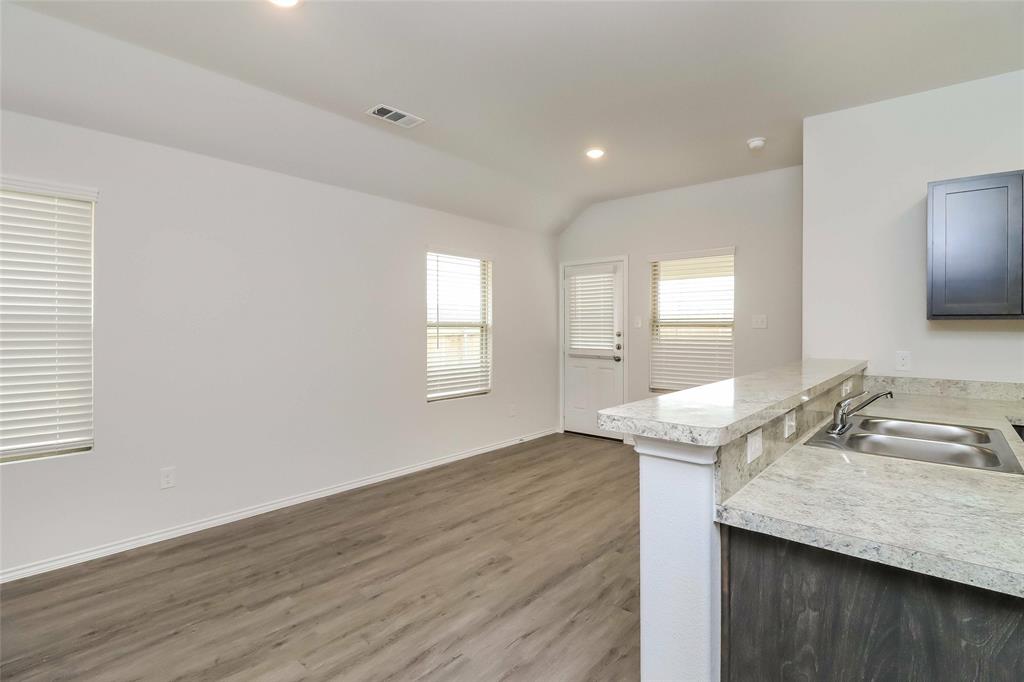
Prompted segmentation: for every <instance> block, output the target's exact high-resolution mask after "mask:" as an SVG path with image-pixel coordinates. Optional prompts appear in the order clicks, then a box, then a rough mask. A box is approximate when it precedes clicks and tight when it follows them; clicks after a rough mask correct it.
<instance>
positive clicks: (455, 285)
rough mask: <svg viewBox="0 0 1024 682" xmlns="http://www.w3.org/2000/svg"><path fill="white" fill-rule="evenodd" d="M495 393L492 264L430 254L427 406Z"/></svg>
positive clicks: (428, 270)
mask: <svg viewBox="0 0 1024 682" xmlns="http://www.w3.org/2000/svg"><path fill="white" fill-rule="evenodd" d="M490 390H491V264H490V262H489V261H486V260H481V259H479V258H462V257H459V256H448V255H445V254H441V253H428V254H427V400H441V399H444V398H457V397H459V396H465V395H476V394H480V393H486V392H488V391H490Z"/></svg>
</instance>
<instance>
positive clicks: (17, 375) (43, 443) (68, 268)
mask: <svg viewBox="0 0 1024 682" xmlns="http://www.w3.org/2000/svg"><path fill="white" fill-rule="evenodd" d="M93 207H94V204H93V202H92V201H87V200H82V199H74V198H64V197H61V196H52V195H48V194H42V193H39V194H37V193H30V192H23V191H16V190H14V189H11V188H10V187H9V186H7V185H4V186H0V408H2V410H0V412H2V414H0V461H10V460H15V459H26V458H29V457H35V456H41V455H48V454H63V453H68V452H76V451H81V450H88V449H89V448H91V447H92V442H93V417H92V408H93V405H92V233H93Z"/></svg>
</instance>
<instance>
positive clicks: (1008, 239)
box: [928, 173, 1024, 318]
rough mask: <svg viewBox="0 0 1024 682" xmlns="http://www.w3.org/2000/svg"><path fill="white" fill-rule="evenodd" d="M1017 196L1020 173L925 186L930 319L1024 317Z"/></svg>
mask: <svg viewBox="0 0 1024 682" xmlns="http://www.w3.org/2000/svg"><path fill="white" fill-rule="evenodd" d="M1021 193H1022V175H1021V173H1004V174H1000V175H991V176H982V177H978V178H965V179H961V180H949V181H944V182H937V183H931V185H929V199H928V265H929V267H928V275H929V281H928V285H929V286H928V294H929V311H928V316H929V318H932V317H943V316H955V317H960V316H972V315H978V316H997V315H1021V314H1022V313H1024V309H1022V299H1024V267H1022V257H1024V227H1022V218H1024V213H1022V202H1021Z"/></svg>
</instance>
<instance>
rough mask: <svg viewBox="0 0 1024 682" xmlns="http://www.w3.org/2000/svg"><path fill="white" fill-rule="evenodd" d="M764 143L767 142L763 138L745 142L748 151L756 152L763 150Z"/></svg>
mask: <svg viewBox="0 0 1024 682" xmlns="http://www.w3.org/2000/svg"><path fill="white" fill-rule="evenodd" d="M765 142H767V140H765V139H764V138H763V137H752V138H750V139H749V140H747V147H748V148H749V149H750V151H752V152H756V151H759V150H761V149H764V143H765Z"/></svg>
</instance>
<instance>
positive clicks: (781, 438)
mask: <svg viewBox="0 0 1024 682" xmlns="http://www.w3.org/2000/svg"><path fill="white" fill-rule="evenodd" d="M864 368H865V365H864V363H862V362H858V361H851V360H804V361H802V362H800V363H794V364H792V365H787V366H784V367H781V368H777V369H774V370H769V371H768V372H762V373H758V374H754V375H749V376H746V377H737V378H736V379H733V380H730V381H727V382H719V383H717V384H711V385H708V386H703V387H699V388H697V389H691V390H689V391H682V392H678V393H674V394H668V395H663V396H657V397H655V398H651V399H648V400H644V401H639V402H636V403H631V404H628V405H624V406H620V407H617V408H612V409H610V410H605V411H602V413H601V416H600V417H599V423H600V424H601V426H602V428H606V429H609V430H617V431H620V432H623V433H629V434H632V435H633V436H634V437H635V439H636V450H637V452H638V453H639V455H640V478H641V480H640V495H641V510H640V516H641V531H640V533H641V649H642V654H641V661H642V663H641V669H642V676H643V677H644V678H645V679H719V678H720V677H722V678H725V679H751V675H753V676H754V677H755V678H757V679H779V678H781V677H784V675H783V674H782V673H781V672H779V671H780V670H782V669H786V670H790V671H794V670H801V672H802V674H804V675H809V679H829V675H832V676H834V675H839V676H841V677H842V676H844V675H845V676H852V678H858V675H863V676H866V677H872V676H873V674H869V671H868V668H869V667H871V665H877V666H878V668H877V671H881V673H879V674H882V673H885V674H889V673H893V674H897V673H898V672H901V671H905V669H900V668H898V667H891V666H896V665H897V664H898V663H900V661H899V658H900V657H901V656H902V657H903V658H904V659H905V660H903V661H902V664H903V665H904V666H906V665H909V664H912V665H916V666H918V667H916V668H913V670H917V671H922V670H930V669H931V668H928V665H930V664H931V665H934V664H935V663H936V662H937V661H941V660H942V659H941V656H938V655H937V654H929V653H928V652H927V651H926V650H924V649H922V650H920V651H910V650H909V649H908V650H907V651H901V649H900V647H904V648H905V647H912V646H918V645H920V646H923V644H922V643H921V642H920V641H919V640H918V641H917V642H916V644H915V641H914V639H913V637H911V636H910V635H906V636H903V637H900V636H898V635H899V632H901V630H900V624H901V623H902V624H903V625H904V626H906V627H904V628H903V631H905V632H904V634H906V633H910V634H913V632H915V630H914V628H913V627H911V625H913V623H912V622H911V621H912V620H913V619H912V618H910V615H908V614H912V613H913V609H915V608H925V607H924V606H922V604H924V605H928V606H927V608H931V609H932V610H933V612H934V613H933V615H936V614H937V615H941V617H942V618H943V619H944V621H943V627H944V630H943V632H944V636H947V637H954V638H956V637H959V638H960V639H964V638H966V639H967V640H971V637H984V636H990V637H989V639H986V640H985V641H986V642H987V644H986V645H985V646H978V647H974V648H973V649H972V648H971V646H969V642H968V643H967V644H965V643H964V642H963V641H960V642H950V643H949V644H950V646H954V648H955V649H956V650H957V651H959V652H960V654H961V655H960V658H959V659H958V660H959V661H960V663H962V664H963V665H965V666H968V667H970V666H971V665H973V664H974V663H973V662H972V661H973V659H972V658H971V656H972V655H973V656H975V657H977V658H978V661H982V659H984V661H989V662H990V663H991V665H992V666H993V667H992V669H991V670H988V669H987V668H986V669H985V670H986V671H987V672H991V673H992V675H991V676H990V677H991V679H1001V678H1000V677H999V675H1003V674H1013V673H1015V672H1017V670H1018V667H1019V666H1021V665H1024V661H1020V657H1021V656H1024V645H1022V644H1020V642H1022V641H1024V601H1022V600H1021V599H1020V597H1021V595H1022V592H1024V540H1022V537H1024V476H1022V475H1019V474H1007V473H994V472H990V471H977V470H973V469H966V468H960V467H954V466H950V465H945V464H933V463H926V462H919V461H910V460H901V459H895V458H891V457H883V456H879V455H869V454H860V453H852V452H840V451H835V450H828V449H824V448H820V447H815V446H809V445H805V444H803V443H804V441H806V440H807V439H808V438H809V437H810V436H811V435H812V434H813V433H814V432H815V431H817V430H818V429H819V428H820V427H821V426H822V425H824V424H825V423H827V421H828V420H829V419H830V418H831V408H832V406H833V405H834V403H835V402H836V401H837V400H839V399H841V398H842V397H846V396H848V395H855V394H857V393H860V392H861V390H862V387H863V382H864V377H863V371H864ZM865 412H866V413H868V414H872V415H876V416H885V417H898V418H903V419H916V420H920V421H934V422H941V423H953V424H966V425H972V426H982V427H989V428H997V429H999V430H1000V431H1001V432H1002V433H1003V435H1004V436H1005V437H1006V440H1007V441H1008V442H1009V443H1010V445H1011V448H1012V450H1013V453H1014V456H1016V457H1017V458H1018V460H1020V461H1022V462H1024V443H1022V442H1021V439H1020V437H1019V436H1018V435H1017V433H1016V432H1015V431H1014V430H1013V427H1012V424H1013V423H1021V422H1024V399H1021V400H979V399H968V398H955V397H937V396H914V395H903V394H897V396H896V399H894V400H891V401H888V400H883V401H879V402H876V403H875V404H873V405H872V406H871V407H870V408H869V409H868V410H865ZM733 529H735V530H733ZM723 537H724V539H725V542H724V545H723V542H722V540H723ZM812 548H818V549H812ZM823 550H824V551H823ZM805 553H809V554H806V555H805ZM833 558H834V562H839V563H835V564H834V565H833V564H831V563H829V562H830V561H833ZM843 562H847V563H843ZM862 564H864V565H862ZM865 565H866V566H865ZM883 566H884V567H885V568H884V569H883ZM872 567H877V569H878V570H888V571H896V577H894V576H893V575H887V576H884V577H882V578H880V577H878V576H876V575H874V573H873V571H874V570H876V569H875V568H872ZM797 568H799V569H800V570H799V571H797ZM794 571H796V572H794ZM843 571H845V573H844V572H843ZM903 574H906V575H907V576H908V579H910V578H914V580H915V582H913V583H912V584H913V585H914V590H916V592H915V594H918V595H919V596H920V597H921V598H919V599H916V600H909V598H908V597H906V594H909V593H910V592H912V591H913V590H911V589H910V588H909V587H907V589H906V590H903V591H902V592H905V593H906V594H896V593H895V592H892V590H893V589H896V586H898V585H900V584H901V583H900V581H899V580H898V579H896V578H897V577H900V576H902V575H903ZM840 575H845V576H846V578H845V579H841V578H840ZM723 576H724V577H723ZM850 576H854V578H850ZM917 576H919V577H921V578H924V577H927V576H934V577H928V578H927V580H928V581H932V582H926V583H922V582H921V581H920V580H917V578H916V577H917ZM833 578H834V579H833ZM871 578H875V579H876V580H875V582H874V583H872V582H871ZM844 580H846V582H844ZM849 580H854V583H855V585H856V586H859V588H861V589H866V587H865V586H867V585H869V584H873V585H875V586H876V587H878V588H879V589H881V590H882V591H883V592H885V591H886V590H889V592H888V593H887V594H881V595H880V594H874V593H873V594H864V593H858V592H857V589H854V588H850V589H845V588H849V586H850V583H849ZM741 581H743V582H741ZM947 581H955V582H956V583H957V584H956V585H953V586H952V587H950V583H948V582H947ZM909 584H910V583H908V585H909ZM968 585H969V586H973V587H964V586H968ZM886 586H888V587H886ZM839 587H843V588H844V589H839ZM833 588H835V589H833ZM978 588H984V589H978ZM944 589H945V590H946V592H947V593H949V594H945V596H944V597H943V598H934V599H932V598H929V595H931V596H934V595H935V594H938V593H939V592H941V591H942V590H944ZM773 590H774V591H773ZM794 590H795V591H794ZM921 595H924V596H921ZM951 595H953V596H951ZM807 599H810V600H812V601H813V600H819V602H820V603H819V602H814V603H807V602H806V600H807ZM864 604H869V605H871V608H872V609H876V610H873V611H871V613H882V614H884V615H887V617H888V618H889V620H885V619H884V618H881V616H879V617H878V618H876V619H875V620H876V621H877V622H876V623H875V625H876V626H877V625H878V624H879V623H882V622H885V623H887V626H888V627H889V628H890V629H891V630H892V632H889V633H888V634H887V635H883V636H881V637H880V640H879V641H881V642H883V643H884V644H883V645H881V646H880V647H879V648H878V649H877V651H876V653H873V654H870V655H869V656H868V659H870V660H868V659H864V658H863V657H861V658H860V659H858V658H857V657H848V658H847V659H843V660H842V665H845V666H847V669H843V670H840V669H828V673H827V674H826V669H825V668H824V667H822V665H823V664H822V661H824V660H826V659H827V660H829V661H831V662H835V661H838V660H840V659H841V658H842V657H839V658H837V657H835V656H831V655H828V654H826V653H825V651H824V650H821V651H818V652H817V658H815V657H814V656H810V657H807V650H808V649H807V646H806V645H807V644H808V642H811V641H812V640H813V641H815V642H816V643H817V644H818V645H819V646H820V647H828V648H829V649H830V650H832V651H837V650H839V649H841V647H838V644H839V642H837V641H836V640H829V639H828V638H824V639H821V637H825V635H828V634H832V635H834V636H835V637H842V638H845V644H846V645H847V647H848V648H849V650H850V651H857V652H861V653H863V652H865V651H868V649H870V647H869V646H868V643H869V642H868V641H867V640H865V642H864V643H861V642H859V641H858V637H859V635H860V634H863V633H859V632H858V627H856V625H857V623H856V622H852V621H849V620H847V621H844V622H840V623H839V624H838V625H837V624H836V623H835V622H832V621H828V623H827V624H828V625H829V627H826V621H827V618H826V616H828V615H831V616H834V617H835V618H836V619H838V620H839V621H842V618H841V617H840V616H843V614H845V616H843V617H845V618H847V619H849V618H852V617H853V616H854V615H855V614H857V616H856V617H857V619H859V620H871V619H870V617H869V614H868V613H866V612H865V613H858V611H857V609H856V608H854V607H855V606H857V605H864ZM880 605H882V606H885V607H886V608H883V609H882V610H881V611H877V609H878V608H881V607H880ZM943 605H944V606H943ZM950 605H953V606H950ZM957 605H959V606H957ZM723 606H724V611H723ZM945 607H950V608H951V609H952V610H948V612H945V611H942V608H945ZM935 609H938V611H936V610H935ZM986 615H989V616H991V617H992V619H994V620H992V622H991V623H990V624H989V625H988V626H986V627H987V629H985V631H984V632H980V633H979V632H977V631H975V632H974V633H973V634H971V633H966V632H965V631H963V630H964V628H965V627H967V626H966V625H965V623H973V624H974V627H975V628H977V627H978V624H979V623H983V622H984V623H987V622H988V621H987V620H986V619H985V616H986ZM808 618H810V619H811V621H808V620H807V619H808ZM787 619H791V620H792V621H793V622H792V623H790V622H788V621H787ZM815 619H818V620H819V621H820V622H819V623H818V625H819V627H817V628H815V627H813V626H811V625H810V624H811V623H813V622H816V621H815ZM821 619H824V620H821ZM858 622H859V621H858ZM908 623H909V624H908ZM864 625H865V626H869V625H870V623H867V622H865V623H864ZM830 628H831V629H830ZM918 630H920V628H918ZM868 632H871V631H870V628H869V630H868ZM809 633H810V634H814V635H817V636H819V639H818V640H814V639H813V638H812V637H810V634H809ZM874 634H875V635H876V636H878V633H877V631H875V633H874ZM783 635H786V636H789V637H791V638H792V639H793V641H792V642H790V643H789V644H791V645H792V646H791V648H787V647H786V646H785V644H786V643H785V642H781V641H780V640H779V637H782V636H783ZM932 640H934V638H932ZM731 641H732V642H733V643H735V642H742V643H743V646H742V647H737V646H730V642H731ZM862 644H863V645H862ZM929 644H930V645H932V646H934V644H935V642H934V641H930V642H929ZM920 646H919V648H920ZM801 647H803V649H801ZM801 651H802V652H803V653H802V654H800V652H801ZM792 652H796V653H792ZM772 653H775V654H779V656H780V658H779V660H773V658H772V655H771V654H772ZM791 653H792V655H790V654H791ZM800 655H803V656H804V657H805V658H807V660H800ZM793 659H796V660H793ZM907 661H910V663H909V664H908V662H907ZM773 665H778V666H781V667H780V668H778V669H777V670H775V672H778V673H779V674H778V675H776V676H773V668H772V666H773ZM887 665H889V666H890V667H886V666H887ZM979 665H981V664H980V663H979ZM808 666H809V667H808ZM921 666H923V667H921ZM851 667H852V668H854V669H850V668H851ZM982 667H983V666H982ZM948 669H949V670H950V671H952V670H953V668H948ZM972 669H974V670H980V669H981V668H979V667H978V666H977V665H976V666H975V667H974V668H972ZM808 671H811V672H808ZM814 671H818V673H820V674H821V675H822V676H818V677H816V676H815V674H814ZM877 671H876V672H877ZM951 674H952V673H951ZM882 676H883V677H884V675H882ZM875 678H878V677H877V676H875Z"/></svg>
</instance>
